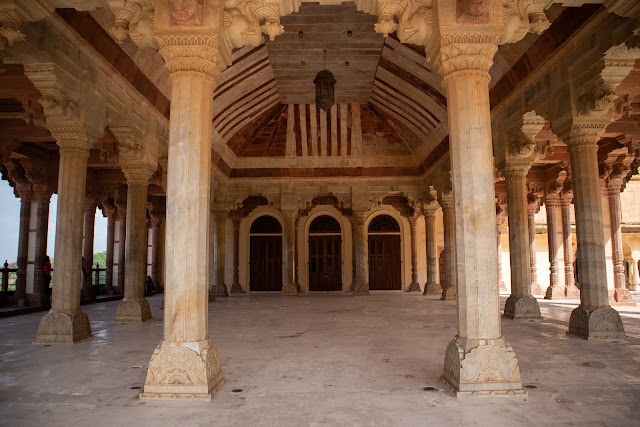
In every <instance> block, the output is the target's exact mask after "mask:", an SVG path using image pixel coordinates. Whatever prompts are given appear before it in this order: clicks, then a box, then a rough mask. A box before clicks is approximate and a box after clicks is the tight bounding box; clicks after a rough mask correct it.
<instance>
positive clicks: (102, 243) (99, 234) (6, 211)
mask: <svg viewBox="0 0 640 427" xmlns="http://www.w3.org/2000/svg"><path fill="white" fill-rule="evenodd" d="M57 207H58V195H57V194H54V195H53V196H51V203H50V205H49V233H48V237H47V255H49V256H50V257H52V258H55V250H54V247H55V235H56V209H57ZM19 230H20V199H18V198H17V197H16V196H15V195H14V194H13V188H11V186H9V183H8V182H7V181H0V236H2V238H0V263H2V264H4V261H5V260H7V261H9V263H11V262H15V261H16V259H17V255H18V231H19ZM106 248H107V218H104V217H103V216H102V212H101V211H100V210H96V225H95V231H94V241H93V252H94V253H95V252H103V251H105V250H106Z"/></svg>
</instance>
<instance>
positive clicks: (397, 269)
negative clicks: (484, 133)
mask: <svg viewBox="0 0 640 427" xmlns="http://www.w3.org/2000/svg"><path fill="white" fill-rule="evenodd" d="M400 275H401V260H400V224H398V221H396V220H395V219H394V218H393V217H391V216H389V215H379V216H377V217H375V218H374V219H373V220H372V221H371V223H369V289H371V290H393V289H395V290H400V289H402V281H401V278H400V277H401V276H400Z"/></svg>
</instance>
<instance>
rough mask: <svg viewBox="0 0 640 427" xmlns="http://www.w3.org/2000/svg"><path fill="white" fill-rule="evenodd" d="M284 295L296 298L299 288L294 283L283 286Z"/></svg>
mask: <svg viewBox="0 0 640 427" xmlns="http://www.w3.org/2000/svg"><path fill="white" fill-rule="evenodd" d="M282 295H286V296H293V297H294V296H296V295H298V288H297V287H296V285H294V284H293V283H291V284H289V285H283V286H282Z"/></svg>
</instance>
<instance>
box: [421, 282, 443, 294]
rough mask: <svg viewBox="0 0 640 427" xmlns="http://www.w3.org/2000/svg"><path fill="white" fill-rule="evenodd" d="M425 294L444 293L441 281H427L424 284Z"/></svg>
mask: <svg viewBox="0 0 640 427" xmlns="http://www.w3.org/2000/svg"><path fill="white" fill-rule="evenodd" d="M423 294H424V295H442V286H440V283H427V284H426V285H424V292H423Z"/></svg>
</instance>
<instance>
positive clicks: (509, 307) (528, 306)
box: [504, 295, 542, 319]
mask: <svg viewBox="0 0 640 427" xmlns="http://www.w3.org/2000/svg"><path fill="white" fill-rule="evenodd" d="M504 315H505V316H506V317H510V318H512V319H540V318H542V316H541V315H540V307H539V306H538V301H537V300H536V299H535V298H534V297H532V296H531V295H526V296H523V297H516V296H513V295H511V296H509V298H507V301H506V303H505V305H504Z"/></svg>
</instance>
